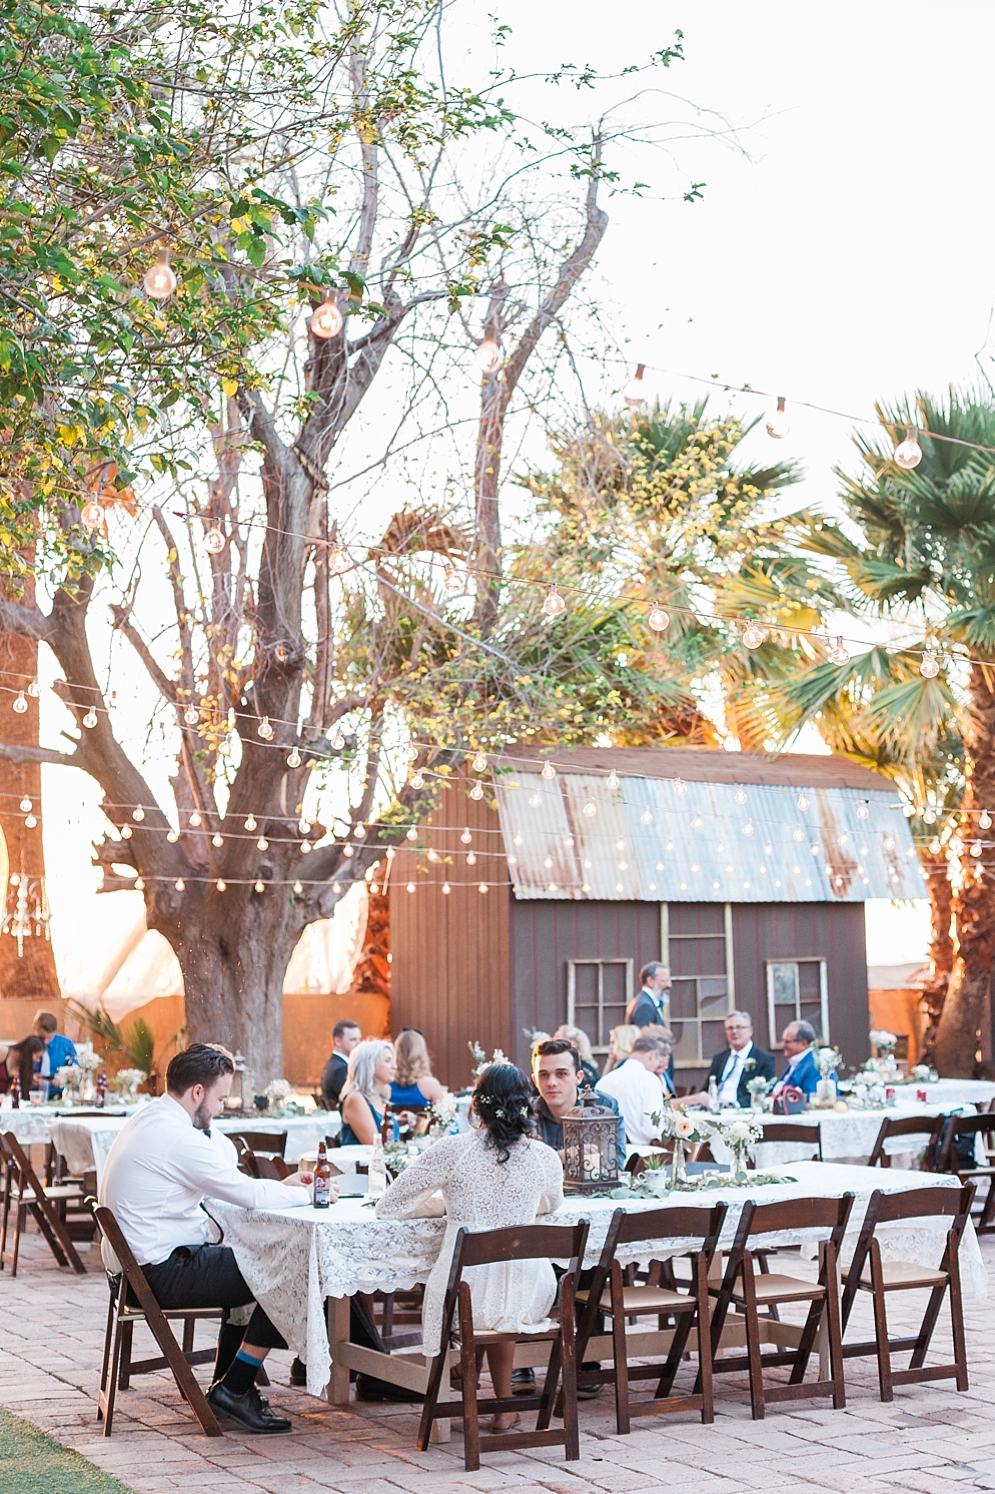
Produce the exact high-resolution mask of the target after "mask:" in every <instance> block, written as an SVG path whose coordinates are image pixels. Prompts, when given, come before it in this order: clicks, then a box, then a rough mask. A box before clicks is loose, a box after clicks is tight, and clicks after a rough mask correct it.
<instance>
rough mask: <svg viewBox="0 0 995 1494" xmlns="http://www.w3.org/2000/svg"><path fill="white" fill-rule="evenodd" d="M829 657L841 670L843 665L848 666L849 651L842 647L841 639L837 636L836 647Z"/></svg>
mask: <svg viewBox="0 0 995 1494" xmlns="http://www.w3.org/2000/svg"><path fill="white" fill-rule="evenodd" d="M829 657H830V659H831V661H832V662H833V663H834V664H838V665H839V667H840V668H841V669H842V668H843V666H844V664H849V662H850V654H849V651H848V650H847V649H845V648H844V647H843V639H842V638H840V637H839V636H837V638H836V647H835V648H834V649H833V651H832V653H831V654H830V655H829Z"/></svg>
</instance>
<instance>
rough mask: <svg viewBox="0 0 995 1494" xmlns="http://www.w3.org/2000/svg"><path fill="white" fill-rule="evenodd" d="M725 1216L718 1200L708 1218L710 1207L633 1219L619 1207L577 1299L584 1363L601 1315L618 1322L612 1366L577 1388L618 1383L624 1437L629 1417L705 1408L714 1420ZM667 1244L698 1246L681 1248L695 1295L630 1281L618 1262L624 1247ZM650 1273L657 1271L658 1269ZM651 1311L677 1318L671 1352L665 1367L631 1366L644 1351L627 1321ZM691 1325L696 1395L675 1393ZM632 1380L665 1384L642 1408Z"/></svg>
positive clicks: (618, 1418)
mask: <svg viewBox="0 0 995 1494" xmlns="http://www.w3.org/2000/svg"><path fill="white" fill-rule="evenodd" d="M726 1213H727V1205H726V1204H724V1203H717V1204H715V1206H714V1207H713V1208H712V1209H711V1210H710V1211H708V1212H707V1213H706V1211H705V1210H704V1209H696V1208H683V1209H649V1210H646V1211H645V1212H641V1213H632V1214H627V1213H626V1212H625V1210H624V1209H616V1210H615V1213H614V1214H613V1215H612V1219H611V1223H610V1224H609V1226H608V1234H607V1236H606V1238H605V1243H604V1247H603V1249H602V1251H601V1258H600V1260H599V1261H598V1264H597V1265H596V1266H595V1268H594V1273H593V1275H592V1277H591V1283H590V1286H588V1287H586V1288H585V1289H583V1290H582V1291H578V1292H577V1294H576V1298H577V1302H578V1304H579V1305H582V1306H583V1313H582V1315H581V1320H580V1326H579V1328H578V1330H577V1359H578V1361H579V1362H580V1363H583V1359H584V1354H585V1352H586V1350H587V1345H588V1342H589V1341H590V1338H591V1336H592V1334H593V1333H594V1331H595V1327H596V1323H597V1319H598V1315H599V1314H600V1313H604V1314H605V1315H606V1316H608V1317H610V1318H611V1322H612V1352H613V1364H612V1368H611V1369H607V1370H606V1369H604V1368H602V1367H599V1368H598V1369H597V1370H584V1369H581V1370H579V1371H578V1374H577V1384H578V1386H581V1385H594V1384H614V1386H615V1425H616V1428H617V1430H618V1432H619V1433H620V1434H622V1435H624V1434H625V1433H627V1432H628V1431H629V1430H630V1417H633V1416H658V1415H660V1414H661V1413H663V1412H667V1411H700V1412H701V1419H702V1421H703V1422H711V1421H714V1420H715V1411H714V1402H713V1397H712V1354H711V1340H710V1337H709V1320H708V1313H709V1296H708V1272H709V1269H710V1268H711V1264H712V1260H713V1257H714V1255H715V1250H716V1247H717V1245H718V1240H719V1235H720V1234H721V1232H722V1225H723V1222H724V1220H725V1217H726ZM668 1239H670V1240H682V1241H684V1240H687V1241H693V1242H695V1246H696V1248H691V1247H689V1248H688V1249H687V1250H686V1251H682V1254H687V1255H689V1256H690V1258H691V1282H690V1291H688V1292H679V1291H677V1290H676V1289H673V1288H671V1287H667V1286H662V1285H661V1286H656V1285H652V1284H648V1285H645V1286H641V1285H635V1284H627V1283H626V1281H625V1272H624V1269H623V1267H622V1266H621V1265H620V1263H619V1261H618V1259H617V1252H618V1249H619V1246H621V1245H631V1244H633V1243H634V1242H636V1241H641V1240H668ZM668 1264H669V1262H668ZM650 1274H651V1276H652V1275H653V1274H654V1273H653V1270H652V1264H651V1268H650ZM671 1280H673V1276H672V1273H671ZM646 1313H655V1314H657V1315H658V1318H660V1317H662V1316H663V1315H666V1316H667V1317H672V1318H674V1319H675V1322H676V1326H675V1328H674V1337H673V1339H672V1341H671V1346H670V1352H669V1354H668V1356H667V1359H666V1362H665V1363H664V1364H662V1365H660V1364H642V1365H634V1366H631V1367H630V1365H629V1353H630V1352H634V1353H635V1354H636V1355H639V1348H638V1340H636V1344H635V1347H634V1349H632V1350H630V1348H629V1345H628V1343H627V1341H626V1336H625V1325H626V1321H627V1319H629V1318H632V1317H637V1316H641V1315H643V1314H646ZM692 1328H696V1329H697V1331H698V1363H699V1366H700V1376H699V1380H700V1388H698V1389H696V1391H695V1392H694V1393H693V1394H691V1395H684V1396H671V1391H672V1389H673V1386H674V1380H675V1378H676V1376H677V1371H678V1369H679V1367H680V1363H681V1360H682V1358H683V1356H684V1353H685V1350H686V1348H687V1342H688V1338H689V1336H690V1333H691V1329H692ZM640 1357H641V1356H640ZM632 1380H657V1381H658V1382H659V1383H658V1384H657V1387H656V1395H655V1396H654V1398H653V1399H652V1400H651V1401H645V1402H639V1403H638V1404H636V1405H632V1404H630V1400H629V1384H630V1382H631V1381H632Z"/></svg>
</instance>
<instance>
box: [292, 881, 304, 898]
mask: <svg viewBox="0 0 995 1494" xmlns="http://www.w3.org/2000/svg"><path fill="white" fill-rule="evenodd" d="M303 891H304V883H303V882H301V881H300V879H298V880H297V881H296V882H295V883H294V896H295V897H300V895H301V893H302V892H303Z"/></svg>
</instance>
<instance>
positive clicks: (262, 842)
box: [256, 835, 269, 851]
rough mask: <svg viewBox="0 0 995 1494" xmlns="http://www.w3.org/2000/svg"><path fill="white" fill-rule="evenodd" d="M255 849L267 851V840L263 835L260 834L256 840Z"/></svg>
mask: <svg viewBox="0 0 995 1494" xmlns="http://www.w3.org/2000/svg"><path fill="white" fill-rule="evenodd" d="M256 850H257V851H268V850H269V841H268V840H267V839H266V837H265V835H260V837H259V839H258V840H257V841H256Z"/></svg>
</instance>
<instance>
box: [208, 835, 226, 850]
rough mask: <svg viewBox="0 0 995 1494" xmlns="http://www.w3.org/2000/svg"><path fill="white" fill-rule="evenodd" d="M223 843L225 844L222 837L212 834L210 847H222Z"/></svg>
mask: <svg viewBox="0 0 995 1494" xmlns="http://www.w3.org/2000/svg"><path fill="white" fill-rule="evenodd" d="M224 843H225V838H224V836H223V835H219V834H214V835H212V836H211V845H212V846H216V847H219V848H220V847H221V846H223V845H224Z"/></svg>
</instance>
